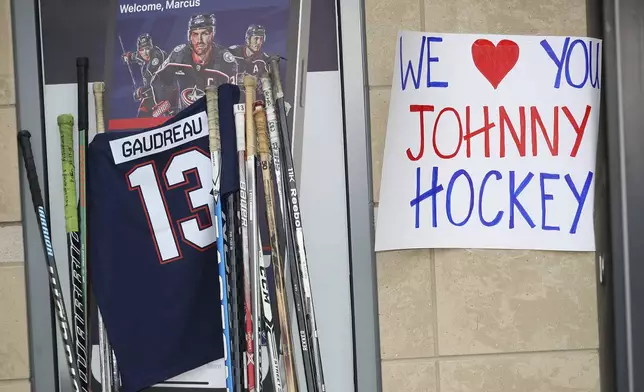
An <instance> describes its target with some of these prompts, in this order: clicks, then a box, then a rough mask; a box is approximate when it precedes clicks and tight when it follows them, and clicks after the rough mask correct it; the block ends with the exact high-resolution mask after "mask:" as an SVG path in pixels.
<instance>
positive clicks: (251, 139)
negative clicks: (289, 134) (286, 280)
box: [244, 75, 262, 392]
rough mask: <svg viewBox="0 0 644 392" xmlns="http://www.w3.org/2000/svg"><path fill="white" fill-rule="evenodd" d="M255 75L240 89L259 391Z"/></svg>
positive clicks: (259, 248)
mask: <svg viewBox="0 0 644 392" xmlns="http://www.w3.org/2000/svg"><path fill="white" fill-rule="evenodd" d="M256 87H257V79H256V78H255V77H254V76H251V75H246V76H244V93H245V95H246V187H247V190H248V192H247V196H248V204H249V211H248V227H249V229H248V246H249V258H250V265H251V268H250V269H251V271H250V279H251V297H252V299H253V304H252V307H251V310H252V316H253V346H254V347H253V352H254V353H255V355H256V357H257V363H256V364H255V388H256V390H257V392H260V391H261V389H262V387H261V385H262V383H261V380H262V379H261V377H260V368H261V351H260V347H259V333H260V330H259V317H260V312H261V309H260V298H259V262H260V260H259V255H260V254H261V247H260V246H259V242H258V238H257V237H258V235H259V222H258V221H257V199H256V197H257V194H256V192H255V190H256V186H255V146H256V141H255V121H254V119H253V104H254V102H255V88H256Z"/></svg>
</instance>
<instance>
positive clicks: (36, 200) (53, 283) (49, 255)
mask: <svg viewBox="0 0 644 392" xmlns="http://www.w3.org/2000/svg"><path fill="white" fill-rule="evenodd" d="M30 138H31V134H30V133H29V131H20V132H18V141H19V143H20V148H21V150H22V157H23V160H24V162H25V169H26V170H27V181H28V182H29V191H30V192H31V200H32V201H33V205H34V211H35V212H36V216H37V217H38V226H39V228H40V234H41V239H42V242H43V246H44V247H45V259H47V267H48V270H49V290H50V291H51V294H52V296H53V297H54V302H55V304H56V314H57V316H58V327H59V328H60V334H61V336H62V338H63V344H64V345H65V354H66V357H67V366H68V367H69V374H70V376H71V382H72V386H73V388H74V391H75V392H80V387H79V385H80V382H79V377H78V367H77V366H76V358H75V355H74V351H73V350H72V346H71V342H70V332H71V331H70V329H69V321H68V319H67V310H66V309H65V300H64V298H63V293H62V291H61V290H60V286H59V282H60V278H59V277H58V266H57V265H56V259H55V257H54V246H53V245H52V242H51V236H50V234H49V223H48V222H49V216H48V215H47V213H46V212H45V204H44V202H43V198H42V192H41V191H40V183H39V182H38V172H37V171H36V164H35V162H34V154H33V151H32V150H31V139H30Z"/></svg>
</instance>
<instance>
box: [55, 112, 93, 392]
mask: <svg viewBox="0 0 644 392" xmlns="http://www.w3.org/2000/svg"><path fill="white" fill-rule="evenodd" d="M57 122H58V130H59V132H60V152H61V153H60V155H61V161H62V166H63V193H64V196H65V230H66V231H67V248H68V249H69V278H70V281H71V284H72V285H71V286H72V287H71V295H72V301H71V303H72V310H73V312H72V320H71V326H72V331H73V335H74V339H73V342H74V349H75V350H74V353H75V358H76V367H77V369H78V379H79V382H80V388H81V391H83V392H87V391H88V390H89V377H88V366H87V364H88V362H87V341H86V339H85V331H86V329H87V327H86V325H85V310H86V309H85V306H84V305H83V304H84V303H85V299H84V298H83V294H84V293H83V282H82V271H81V263H80V238H79V236H78V206H77V204H76V203H77V199H76V175H75V169H74V166H75V165H74V134H73V132H74V116H72V115H71V114H61V115H60V116H58V118H57Z"/></svg>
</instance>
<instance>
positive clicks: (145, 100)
mask: <svg viewBox="0 0 644 392" xmlns="http://www.w3.org/2000/svg"><path fill="white" fill-rule="evenodd" d="M166 56H167V55H166V53H165V52H164V51H163V50H162V49H161V48H159V47H158V46H155V45H154V43H153V41H152V37H151V36H150V34H148V33H144V34H141V35H140V36H139V37H138V38H137V39H136V52H134V53H133V52H125V53H123V56H122V57H123V62H124V63H125V64H126V65H127V66H128V67H129V65H130V64H132V63H135V64H138V65H139V66H140V67H141V80H142V81H143V85H142V86H139V87H137V88H136V89H135V90H134V94H133V97H134V100H135V101H137V102H139V109H138V111H137V117H151V116H152V106H153V101H152V93H151V92H150V80H152V77H153V76H154V74H155V73H156V72H157V70H158V69H159V68H160V67H161V65H162V64H163V63H164V62H165V59H166Z"/></svg>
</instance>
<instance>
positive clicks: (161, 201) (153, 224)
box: [126, 147, 217, 264]
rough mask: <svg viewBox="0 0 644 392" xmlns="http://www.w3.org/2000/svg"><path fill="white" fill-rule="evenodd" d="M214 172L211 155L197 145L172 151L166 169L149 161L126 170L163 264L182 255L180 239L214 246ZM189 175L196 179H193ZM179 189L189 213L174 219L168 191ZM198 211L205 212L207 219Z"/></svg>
mask: <svg viewBox="0 0 644 392" xmlns="http://www.w3.org/2000/svg"><path fill="white" fill-rule="evenodd" d="M160 169H161V170H160ZM211 171H212V166H211V163H210V157H209V155H208V154H207V153H205V152H204V151H202V150H201V149H200V148H198V147H190V148H188V149H185V150H182V151H179V152H177V153H175V154H173V155H172V156H171V157H170V159H169V160H168V163H167V165H166V166H165V167H164V168H158V167H157V165H156V164H155V162H154V161H147V162H143V163H141V164H139V165H137V166H135V167H134V168H132V169H131V170H130V171H129V172H127V174H126V179H127V184H128V186H129V189H130V190H131V191H138V193H139V196H140V198H141V203H142V207H143V209H144V211H145V214H146V218H147V221H148V226H149V228H150V234H151V236H152V241H153V242H154V245H155V247H156V251H157V254H158V256H159V262H160V263H161V264H165V263H169V262H172V261H176V260H179V259H181V258H183V254H182V251H181V245H180V242H179V241H182V242H183V243H184V244H186V245H189V246H191V247H193V248H195V249H197V250H199V251H205V250H207V249H210V248H211V247H213V246H215V244H216V240H217V233H216V227H215V225H213V218H214V208H215V200H214V198H213V195H212V173H211ZM190 174H193V175H194V177H196V180H194V179H193V180H192V181H191V177H189V175H190ZM178 188H182V189H183V190H184V191H185V199H186V201H185V202H186V203H187V207H188V209H187V210H189V211H190V213H189V214H186V216H183V217H180V218H178V219H176V221H174V222H173V221H172V219H173V218H172V217H173V216H176V213H174V211H173V213H172V214H171V211H170V208H171V207H170V206H169V205H168V203H167V201H166V197H165V194H166V192H168V191H172V190H175V189H178ZM182 210H184V209H183V208H182ZM199 212H204V213H205V214H206V216H207V217H208V219H207V221H206V222H204V221H203V219H201V218H200V216H199ZM202 216H203V215H202ZM175 226H176V228H177V229H176V230H175ZM177 231H178V234H179V236H177ZM179 237H180V238H179Z"/></svg>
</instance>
